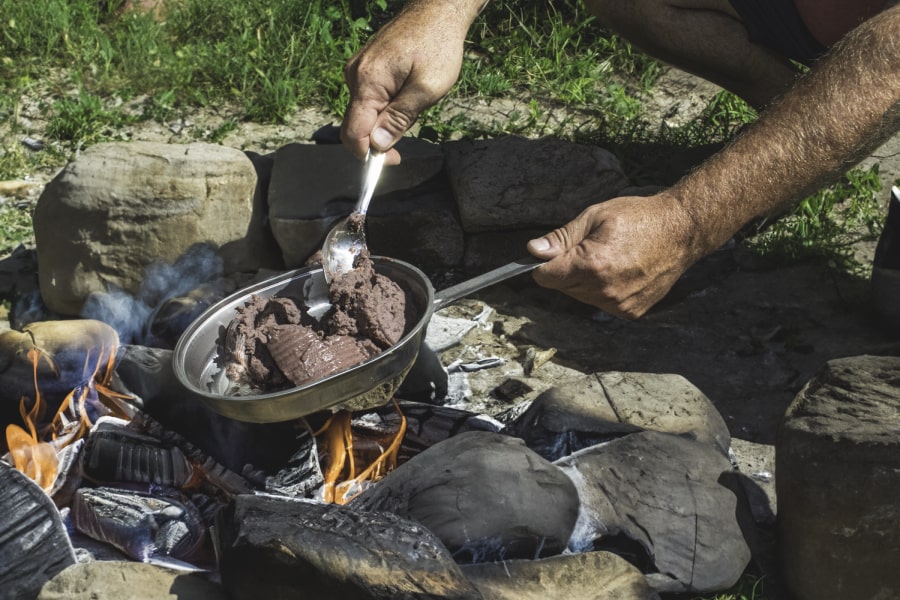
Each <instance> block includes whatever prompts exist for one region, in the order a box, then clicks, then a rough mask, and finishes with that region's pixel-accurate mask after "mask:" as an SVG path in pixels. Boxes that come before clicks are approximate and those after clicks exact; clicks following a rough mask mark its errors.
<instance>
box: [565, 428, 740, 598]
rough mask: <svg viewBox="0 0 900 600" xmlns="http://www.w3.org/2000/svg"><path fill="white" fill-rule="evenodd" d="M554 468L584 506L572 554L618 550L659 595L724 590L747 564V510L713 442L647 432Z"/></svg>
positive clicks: (728, 466) (727, 464)
mask: <svg viewBox="0 0 900 600" xmlns="http://www.w3.org/2000/svg"><path fill="white" fill-rule="evenodd" d="M554 464H555V465H557V466H558V467H559V468H560V469H562V470H563V471H564V472H565V473H566V474H567V475H569V477H570V478H571V479H572V480H573V481H574V482H575V484H576V486H577V488H578V495H579V496H580V497H581V501H582V510H581V515H580V517H579V523H578V526H577V527H576V534H575V535H573V536H572V540H571V542H570V547H572V548H573V549H583V548H586V549H610V550H612V549H617V551H618V553H620V554H622V555H624V556H628V557H629V560H630V561H631V562H632V563H633V564H635V565H637V566H639V567H640V568H641V569H642V570H643V571H644V573H646V574H647V578H648V580H649V581H650V583H651V584H652V585H653V586H654V588H655V589H657V590H658V591H660V592H690V593H708V592H714V591H720V590H723V589H726V588H728V587H730V586H731V585H733V584H734V583H735V582H736V581H737V580H738V579H739V578H740V576H741V574H742V573H743V572H744V569H745V568H746V567H747V564H748V563H749V561H750V549H749V546H748V545H747V542H746V541H745V539H744V536H743V532H742V530H741V525H742V523H745V522H746V521H745V520H744V519H742V518H741V517H742V514H741V513H742V512H744V511H746V510H748V509H746V507H744V506H741V505H739V497H738V496H737V494H736V493H735V491H734V490H733V489H732V488H733V487H737V485H738V484H737V483H736V481H734V479H735V477H734V474H733V469H732V466H731V463H730V462H729V461H728V459H727V458H726V457H725V456H724V455H723V454H722V453H721V452H720V451H718V450H717V449H715V448H714V447H713V446H712V445H711V444H706V443H700V442H697V441H694V440H691V439H688V438H685V437H682V436H678V435H671V434H667V433H658V432H655V431H642V432H638V433H632V434H629V435H627V436H625V437H623V438H619V439H616V440H613V441H610V442H608V443H606V444H601V445H598V446H593V447H591V448H588V449H586V450H582V451H581V452H577V453H576V454H573V455H572V456H569V457H566V458H564V459H561V460H558V461H556V462H555V463H554ZM747 520H749V517H748V519H747Z"/></svg>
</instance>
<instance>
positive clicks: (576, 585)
mask: <svg viewBox="0 0 900 600" xmlns="http://www.w3.org/2000/svg"><path fill="white" fill-rule="evenodd" d="M462 570H463V573H465V575H466V577H468V578H469V580H470V581H472V583H474V584H475V585H476V586H477V587H478V589H479V590H480V591H481V593H482V595H483V596H484V598H485V600H546V599H547V598H565V599H566V600H657V599H658V598H659V594H657V593H656V591H655V590H654V589H653V588H652V587H650V585H649V584H648V583H647V580H646V579H645V578H644V576H643V575H642V574H641V572H640V571H638V570H637V568H635V567H634V566H632V565H631V564H629V563H628V562H627V561H626V560H625V559H624V558H621V557H619V556H616V555H615V554H612V553H610V552H583V553H581V554H566V555H562V556H551V557H550V558H544V559H540V560H505V561H503V562H495V563H481V564H477V565H463V567H462Z"/></svg>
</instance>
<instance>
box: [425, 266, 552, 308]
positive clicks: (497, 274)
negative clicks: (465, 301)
mask: <svg viewBox="0 0 900 600" xmlns="http://www.w3.org/2000/svg"><path fill="white" fill-rule="evenodd" d="M544 262H546V261H543V260H541V259H539V258H535V257H533V256H526V257H525V258H520V259H518V260H514V261H512V262H511V263H509V264H506V265H503V266H502V267H497V268H496V269H494V270H493V271H488V272H487V273H482V274H481V275H478V276H476V277H473V278H472V279H468V280H466V281H463V282H462V283H457V284H456V285H452V286H450V287H448V288H445V289H443V290H441V291H439V292H435V294H434V310H438V309H440V308H443V307H444V306H445V305H447V304H450V303H451V302H454V301H456V300H459V299H460V298H464V297H466V296H468V295H469V294H471V293H472V292H477V291H478V290H480V289H482V288H486V287H488V286H489V285H494V284H495V283H500V282H501V281H504V280H506V279H509V278H510V277H515V276H516V275H521V274H522V273H527V272H528V271H532V270H534V269H535V268H537V267H539V266H541V265H542V264H544Z"/></svg>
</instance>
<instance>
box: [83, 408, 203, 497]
mask: <svg viewBox="0 0 900 600" xmlns="http://www.w3.org/2000/svg"><path fill="white" fill-rule="evenodd" d="M83 464H84V474H85V476H87V477H88V478H90V479H93V480H94V481H99V482H101V483H115V482H128V483H153V484H156V485H162V486H166V487H176V488H183V487H184V486H186V485H187V484H188V482H190V480H191V477H192V475H193V469H192V468H191V464H190V463H189V462H188V459H187V457H185V455H184V453H183V452H182V451H181V450H180V449H179V448H178V447H174V446H170V447H166V446H164V445H163V444H162V443H161V442H160V441H159V440H157V439H156V438H153V437H151V436H149V435H143V434H140V433H138V432H136V431H133V430H130V429H127V428H125V427H121V426H117V425H113V424H111V423H101V424H99V425H98V426H97V427H96V428H95V429H94V430H93V431H92V432H91V435H90V436H89V437H88V440H87V443H86V444H85V448H84V462H83Z"/></svg>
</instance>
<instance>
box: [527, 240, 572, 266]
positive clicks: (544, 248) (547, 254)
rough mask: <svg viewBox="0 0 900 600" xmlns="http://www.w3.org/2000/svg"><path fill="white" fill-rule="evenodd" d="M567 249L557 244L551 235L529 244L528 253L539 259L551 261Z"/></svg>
mask: <svg viewBox="0 0 900 600" xmlns="http://www.w3.org/2000/svg"><path fill="white" fill-rule="evenodd" d="M564 250H565V249H564V248H560V247H559V245H558V244H555V243H554V241H553V240H552V238H551V237H550V235H546V236H544V237H539V238H536V239H533V240H531V241H529V242H528V251H529V252H531V253H532V254H533V255H535V256H536V257H538V258H543V259H545V260H550V259H551V258H554V257H556V256H559V254H560V253H562V252H563V251H564Z"/></svg>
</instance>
